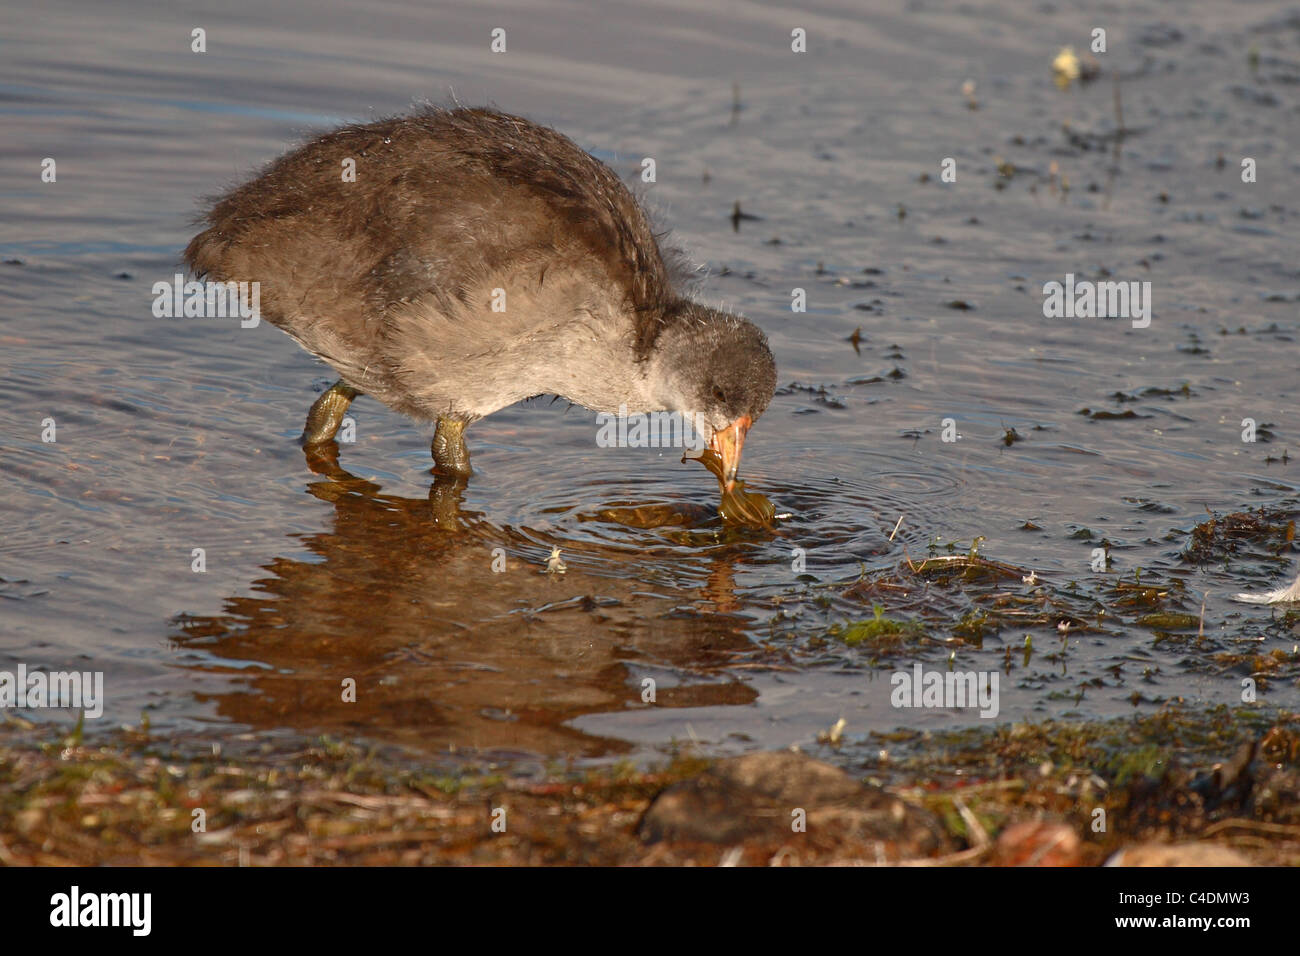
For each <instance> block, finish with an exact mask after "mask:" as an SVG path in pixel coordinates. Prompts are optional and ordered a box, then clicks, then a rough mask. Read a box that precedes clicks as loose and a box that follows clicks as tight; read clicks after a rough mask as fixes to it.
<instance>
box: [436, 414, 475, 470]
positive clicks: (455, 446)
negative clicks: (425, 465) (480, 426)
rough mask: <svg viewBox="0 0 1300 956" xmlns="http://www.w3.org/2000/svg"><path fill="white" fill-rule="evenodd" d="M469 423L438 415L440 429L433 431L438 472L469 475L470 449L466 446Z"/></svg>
mask: <svg viewBox="0 0 1300 956" xmlns="http://www.w3.org/2000/svg"><path fill="white" fill-rule="evenodd" d="M468 424H469V423H468V422H463V421H458V420H457V419H455V418H446V417H444V416H439V417H438V429H437V431H435V432H434V433H433V464H434V471H436V472H437V473H438V474H440V475H450V476H453V477H457V478H467V477H469V475H470V473H471V468H470V467H469V449H468V448H466V447H465V426H466V425H468Z"/></svg>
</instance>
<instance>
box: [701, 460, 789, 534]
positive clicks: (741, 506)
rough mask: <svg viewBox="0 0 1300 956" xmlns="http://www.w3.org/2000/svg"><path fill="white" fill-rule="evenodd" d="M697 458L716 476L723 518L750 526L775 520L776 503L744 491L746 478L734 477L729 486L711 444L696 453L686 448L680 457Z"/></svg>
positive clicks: (719, 510) (762, 525)
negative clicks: (729, 486)
mask: <svg viewBox="0 0 1300 956" xmlns="http://www.w3.org/2000/svg"><path fill="white" fill-rule="evenodd" d="M687 460H694V461H698V462H699V463H700V464H702V465H703V466H704V467H705V468H707V469H709V471H711V472H713V476H714V477H715V478H717V479H718V488H719V489H720V490H721V491H722V503H721V504H720V505H719V506H718V514H720V515H722V519H723V520H724V521H729V522H732V523H734V524H743V525H750V526H751V527H759V528H770V527H772V526H773V525H774V524H775V523H776V506H775V505H773V504H772V502H770V501H769V500H768V499H767V498H766V497H765V496H764V495H762V494H760V493H759V492H757V491H746V490H745V482H744V481H743V480H742V479H740V478H737V479H736V480H735V482H734V483H733V484H732V486H731V488H730V489H728V488H727V486H726V482H725V480H724V479H723V471H722V459H721V458H719V457H718V453H717V452H715V451H714V450H713V449H711V448H706V449H704V450H703V451H702V452H699V453H697V454H691V453H689V452H687V453H685V454H683V455H682V461H683V462H685V461H687Z"/></svg>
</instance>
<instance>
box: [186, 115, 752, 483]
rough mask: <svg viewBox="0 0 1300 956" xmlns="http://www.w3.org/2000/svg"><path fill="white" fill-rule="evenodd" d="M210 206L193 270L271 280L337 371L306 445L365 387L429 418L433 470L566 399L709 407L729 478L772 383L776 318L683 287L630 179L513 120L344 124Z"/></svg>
mask: <svg viewBox="0 0 1300 956" xmlns="http://www.w3.org/2000/svg"><path fill="white" fill-rule="evenodd" d="M349 160H351V161H352V163H353V164H355V166H354V169H355V176H354V177H349V176H348V175H346V173H347V171H348V169H349V166H350V164H349V163H348V161H349ZM350 179H352V180H354V181H349V180H350ZM203 221H204V223H205V224H206V225H207V227H208V228H207V229H206V230H205V231H204V232H201V233H200V234H199V235H197V236H195V237H194V239H193V240H191V241H190V244H189V245H188V247H186V249H185V260H186V262H187V263H188V264H189V266H190V268H191V269H192V270H193V271H194V273H195V274H196V275H197V276H200V277H202V276H208V277H209V278H212V279H215V280H219V281H222V282H229V281H247V282H251V281H257V282H260V285H261V288H260V294H261V300H260V301H261V312H262V317H264V318H266V319H267V320H268V321H270V322H272V323H273V324H275V325H277V326H279V327H280V328H281V329H283V330H284V331H285V332H288V333H289V334H290V335H291V336H293V337H294V338H295V339H297V340H298V342H299V343H300V344H301V345H302V346H303V347H304V348H306V349H307V350H308V351H309V352H311V353H312V354H314V355H316V356H318V357H320V358H321V359H323V360H324V361H325V362H327V363H328V364H329V365H331V366H332V367H333V368H334V369H335V371H337V372H338V374H339V377H340V378H339V381H338V382H337V383H335V385H334V386H333V387H331V388H330V389H329V390H328V391H326V392H325V394H323V395H322V396H321V397H320V399H319V400H317V402H316V403H315V404H314V405H313V406H312V408H311V411H310V413H309V414H308V416H307V425H306V429H305V430H304V432H303V442H304V444H306V445H313V444H318V443H322V442H329V441H331V440H332V439H333V438H334V434H335V432H336V431H337V430H338V427H339V424H340V423H341V421H342V418H343V414H344V412H345V411H346V410H347V408H348V405H349V404H350V403H351V401H352V399H353V398H355V397H356V396H357V395H359V394H363V393H364V394H367V395H371V396H373V397H375V398H377V399H378V400H379V401H381V402H383V403H384V404H386V405H388V406H389V407H390V408H393V409H396V410H397V411H400V412H403V413H405V414H407V415H410V416H412V417H413V418H417V419H421V420H426V421H436V422H437V428H436V431H435V433H434V439H433V458H434V461H435V463H436V466H437V468H436V470H437V471H438V472H440V473H444V474H449V475H458V476H459V475H466V474H468V473H469V452H468V450H467V449H466V448H465V440H464V432H465V427H466V426H467V425H469V424H470V423H471V422H474V421H477V420H478V419H480V418H482V417H483V416H485V415H490V414H491V413H492V412H495V411H497V410H498V409H501V408H504V407H506V406H507V405H511V404H513V403H514V402H517V401H519V400H520V399H524V398H528V397H530V396H533V395H540V394H556V395H559V396H562V397H564V398H567V399H568V400H569V401H571V402H574V403H576V404H579V405H584V406H586V407H588V408H592V409H596V410H598V411H604V412H611V413H617V412H618V411H619V409H620V406H624V407H625V408H626V409H627V411H628V412H641V413H648V412H655V411H672V412H679V413H682V414H685V415H689V416H692V419H691V420H692V421H693V422H694V421H697V420H699V419H697V418H696V417H695V416H697V414H699V415H702V421H703V422H704V423H705V432H706V433H705V435H704V437H705V438H706V439H708V440H709V441H710V444H711V446H712V447H713V449H714V450H715V451H716V452H717V453H718V454H719V456H720V457H721V458H722V459H723V463H724V466H723V467H724V471H725V479H726V481H727V482H728V484H729V483H730V482H733V481H734V480H735V476H736V469H737V467H738V465H739V462H740V454H741V447H742V445H743V442H744V439H745V433H746V431H747V429H749V427H750V426H752V425H753V423H754V422H755V421H757V420H758V417H759V416H760V415H761V414H762V413H763V410H764V409H766V408H767V405H768V402H769V401H770V400H771V398H772V394H773V392H774V390H775V387H776V365H775V363H774V362H773V359H772V353H771V351H770V350H769V348H768V345H767V339H766V337H765V336H764V335H763V333H762V332H761V331H760V330H759V329H758V328H757V327H755V326H754V325H753V324H752V323H750V322H748V321H747V320H745V319H743V318H739V317H737V316H734V315H728V314H725V313H723V312H720V311H718V310H716V309H711V308H709V307H707V306H704V305H700V304H698V303H696V302H693V301H691V300H690V299H689V298H687V297H686V296H685V295H684V292H683V287H682V285H681V283H680V282H679V281H677V280H676V278H675V275H674V273H673V271H672V270H670V268H669V265H670V263H669V262H668V261H666V256H665V254H664V253H663V252H662V251H661V250H660V247H659V243H658V241H657V239H656V236H655V235H654V233H653V232H652V231H651V227H650V223H649V220H648V219H647V217H646V214H645V212H644V210H643V209H642V208H641V206H640V205H639V204H638V202H637V201H636V199H635V198H634V197H633V196H632V194H631V193H630V192H629V191H628V189H627V188H626V187H625V186H624V185H623V183H622V182H620V181H619V178H618V177H617V176H616V175H615V173H614V172H613V171H612V170H611V169H610V168H609V167H608V166H606V165H605V164H603V163H601V162H599V161H598V160H596V159H595V158H594V157H592V156H591V155H589V154H588V153H586V152H585V151H583V150H582V149H580V148H578V146H577V145H575V144H574V143H573V141H572V140H570V139H568V138H567V137H565V136H562V135H560V134H559V133H557V132H555V131H554V130H551V129H547V128H546V127H543V126H539V125H537V124H535V123H532V122H529V121H528V120H525V119H522V118H520V117H517V116H510V115H507V114H504V113H499V112H496V111H494V110H490V109H453V110H445V109H433V108H429V109H424V110H421V111H419V112H417V113H415V114H414V115H411V116H407V117H401V118H395V119H386V120H381V121H379V122H375V123H368V124H365V125H356V126H345V127H343V128H341V129H337V130H334V131H333V132H329V133H326V134H325V135H323V136H320V137H318V138H317V139H314V140H312V141H311V142H309V143H307V144H306V145H304V146H301V147H299V148H298V149H295V150H294V151H292V152H290V153H288V154H286V155H284V156H282V157H281V158H280V159H277V160H275V161H274V162H272V163H271V164H270V165H269V166H268V167H267V168H266V169H265V170H263V172H262V173H261V174H260V175H259V176H257V177H256V178H255V179H253V180H251V181H250V182H248V183H245V184H244V185H242V186H239V187H238V188H236V189H234V190H233V191H232V192H230V193H229V194H227V195H226V196H224V197H222V198H221V199H220V200H218V201H217V202H216V204H215V205H214V206H213V207H212V209H211V211H210V212H208V213H207V214H206V216H205V217H204V219H203Z"/></svg>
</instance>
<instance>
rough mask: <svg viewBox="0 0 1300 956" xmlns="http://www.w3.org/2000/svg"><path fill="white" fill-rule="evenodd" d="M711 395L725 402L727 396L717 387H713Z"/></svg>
mask: <svg viewBox="0 0 1300 956" xmlns="http://www.w3.org/2000/svg"><path fill="white" fill-rule="evenodd" d="M713 397H714V398H716V399H717V400H718V401H720V402H725V401H726V400H727V396H726V395H724V394H722V389H720V388H717V387H715V388H714V389H713Z"/></svg>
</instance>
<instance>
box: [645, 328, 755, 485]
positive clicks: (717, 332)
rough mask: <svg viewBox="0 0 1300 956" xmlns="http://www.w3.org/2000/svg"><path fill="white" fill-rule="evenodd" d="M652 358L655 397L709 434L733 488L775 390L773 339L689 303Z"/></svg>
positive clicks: (668, 408)
mask: <svg viewBox="0 0 1300 956" xmlns="http://www.w3.org/2000/svg"><path fill="white" fill-rule="evenodd" d="M649 361H650V369H649V372H650V379H651V383H652V388H653V393H654V397H655V400H656V401H657V403H658V404H659V405H660V406H661V407H662V408H665V409H667V410H670V411H674V412H680V413H681V414H682V415H685V416H688V417H689V418H690V420H691V421H692V422H694V423H695V424H696V427H697V428H698V429H700V430H701V431H702V432H703V435H702V437H703V438H704V439H705V441H707V442H708V443H709V447H711V448H712V449H713V450H714V451H715V452H717V454H718V457H719V458H721V459H722V465H723V474H724V482H725V484H726V487H727V488H728V489H730V488H731V486H732V483H733V482H735V480H736V472H737V470H738V469H739V467H740V452H741V449H742V448H743V447H744V443H745V433H746V432H747V431H749V429H750V428H751V427H752V426H753V424H754V423H755V422H756V421H758V419H759V416H760V415H762V414H763V412H764V411H765V410H766V409H767V405H768V403H769V402H770V401H771V400H772V395H773V393H774V392H775V391H776V362H775V360H773V358H772V350H771V349H770V348H768V345H767V336H765V335H764V334H763V333H762V331H760V330H759V328H758V327H757V326H756V325H754V324H753V323H752V322H750V321H748V320H747V319H743V318H741V317H739V316H735V315H728V314H727V313H725V312H719V311H718V310H716V309H710V308H708V307H706V306H702V305H697V304H695V303H692V302H688V303H684V304H682V306H681V311H680V313H679V314H677V315H676V316H675V320H674V321H673V322H672V323H671V324H669V325H668V326H667V327H666V328H665V329H664V330H663V331H662V332H661V333H660V335H659V338H658V340H657V341H656V342H655V346H654V351H653V353H652V354H651V356H650V359H649Z"/></svg>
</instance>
